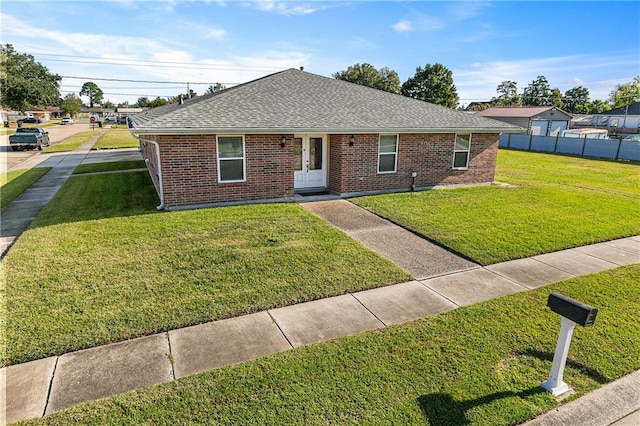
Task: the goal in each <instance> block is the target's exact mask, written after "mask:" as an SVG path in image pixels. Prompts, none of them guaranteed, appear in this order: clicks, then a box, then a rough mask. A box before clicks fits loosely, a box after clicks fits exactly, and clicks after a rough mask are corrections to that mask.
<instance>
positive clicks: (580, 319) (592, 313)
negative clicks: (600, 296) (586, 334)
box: [547, 293, 598, 327]
mask: <svg viewBox="0 0 640 426" xmlns="http://www.w3.org/2000/svg"><path fill="white" fill-rule="evenodd" d="M547 306H548V307H549V308H550V309H551V310H552V311H553V312H555V313H556V314H560V315H562V316H563V317H565V318H567V319H569V320H571V321H573V322H575V323H576V324H580V325H581V326H583V327H589V326H591V325H593V323H594V322H595V321H596V315H597V314H598V308H594V307H593V306H589V305H585V304H584V303H582V302H578V301H577V300H575V299H572V298H570V297H567V296H563V295H561V294H558V293H551V294H550V295H549V300H547Z"/></svg>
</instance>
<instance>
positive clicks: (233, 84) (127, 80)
mask: <svg viewBox="0 0 640 426" xmlns="http://www.w3.org/2000/svg"><path fill="white" fill-rule="evenodd" d="M60 77H62V78H72V79H76V80H88V81H92V80H97V81H119V82H125V83H150V84H182V85H185V84H196V85H205V84H206V85H212V84H216V83H220V84H224V85H225V86H236V85H238V84H241V83H221V82H218V81H216V82H193V81H159V80H133V79H125V78H100V77H77V76H71V75H61V76H60Z"/></svg>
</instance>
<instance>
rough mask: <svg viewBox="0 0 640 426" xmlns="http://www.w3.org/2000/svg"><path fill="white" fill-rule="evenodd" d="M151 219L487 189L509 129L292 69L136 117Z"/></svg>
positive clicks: (516, 129)
mask: <svg viewBox="0 0 640 426" xmlns="http://www.w3.org/2000/svg"><path fill="white" fill-rule="evenodd" d="M129 125H130V127H129V129H130V131H131V132H132V134H133V135H134V136H136V137H137V138H138V139H139V140H140V147H141V151H142V154H143V157H144V159H145V161H146V163H147V167H148V169H149V172H150V174H151V177H152V179H153V182H154V184H155V186H156V189H157V191H158V195H159V196H160V200H161V205H160V206H159V207H158V208H165V209H175V208H192V207H204V206H210V205H217V204H222V203H239V202H255V201H267V200H269V201H292V200H293V199H294V194H295V193H296V192H305V191H313V192H317V191H327V192H333V193H336V194H339V195H342V196H352V195H356V194H364V193H378V192H390V191H406V190H410V189H411V188H412V186H413V185H415V187H416V188H418V189H419V188H428V187H433V186H435V185H454V184H477V183H489V182H492V181H493V178H494V170H495V162H496V152H497V148H498V146H497V145H498V144H497V142H498V135H499V133H501V132H521V131H522V129H520V128H519V127H516V126H513V125H510V124H506V123H502V122H499V121H495V120H490V119H487V118H483V117H477V116H474V115H470V114H466V113H463V112H459V111H454V110H450V109H447V108H443V107H440V106H436V105H432V104H429V103H426V102H422V101H418V100H415V99H410V98H407V97H404V96H400V95H395V94H391V93H387V92H383V91H380V90H376V89H371V88H368V87H364V86H360V85H356V84H353V83H349V82H346V81H341V80H336V79H332V78H326V77H321V76H318V75H314V74H310V73H307V72H303V71H299V70H296V69H290V70H286V71H282V72H279V73H276V74H272V75H269V76H266V77H263V78H260V79H257V80H254V81H251V82H248V83H245V84H241V85H238V86H235V87H232V88H229V89H226V90H222V91H219V92H215V93H212V94H208V95H204V96H198V97H196V98H193V99H189V100H186V101H184V102H182V103H176V104H171V105H165V106H162V107H158V108H154V109H150V110H148V111H146V112H143V113H140V114H137V115H135V116H133V117H132V119H131V121H130V124H129Z"/></svg>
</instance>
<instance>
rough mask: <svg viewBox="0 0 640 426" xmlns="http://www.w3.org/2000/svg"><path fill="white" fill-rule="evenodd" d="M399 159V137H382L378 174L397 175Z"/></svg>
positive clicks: (379, 146) (379, 149)
mask: <svg viewBox="0 0 640 426" xmlns="http://www.w3.org/2000/svg"><path fill="white" fill-rule="evenodd" d="M397 158H398V135H380V144H379V145H378V173H395V172H396V163H397Z"/></svg>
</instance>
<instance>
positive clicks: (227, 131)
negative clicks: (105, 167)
mask: <svg viewBox="0 0 640 426" xmlns="http://www.w3.org/2000/svg"><path fill="white" fill-rule="evenodd" d="M129 131H130V132H131V133H134V134H137V135H211V134H218V135H222V134H224V135H236V134H239V135H244V134H271V135H281V134H306V133H320V134H370V133H413V134H416V133H417V134H420V133H424V134H430V133H523V132H525V129H523V128H521V127H507V128H492V127H455V128H453V127H449V128H431V129H417V128H371V129H369V128H343V129H327V128H312V127H309V128H281V129H273V128H172V127H168V128H152V127H132V128H129Z"/></svg>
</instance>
